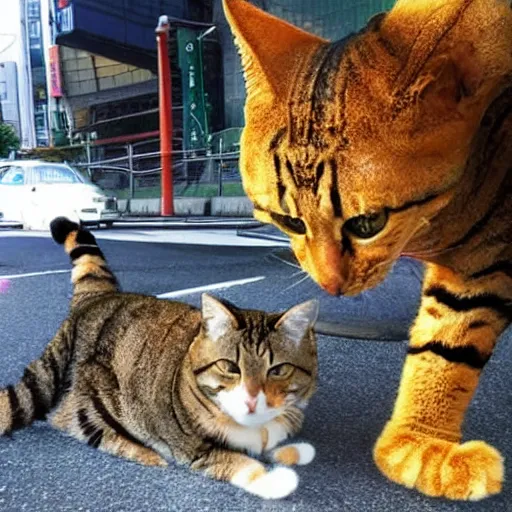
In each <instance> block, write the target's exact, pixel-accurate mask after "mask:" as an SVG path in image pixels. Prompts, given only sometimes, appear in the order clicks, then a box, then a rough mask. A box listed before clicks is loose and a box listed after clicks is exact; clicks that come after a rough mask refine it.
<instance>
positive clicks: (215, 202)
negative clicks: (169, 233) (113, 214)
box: [118, 197, 253, 217]
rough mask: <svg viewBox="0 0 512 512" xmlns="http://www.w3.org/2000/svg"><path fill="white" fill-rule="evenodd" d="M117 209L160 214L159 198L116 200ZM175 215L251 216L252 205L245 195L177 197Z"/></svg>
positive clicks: (139, 213) (136, 212) (141, 213)
mask: <svg viewBox="0 0 512 512" xmlns="http://www.w3.org/2000/svg"><path fill="white" fill-rule="evenodd" d="M118 205H119V209H120V210H121V211H122V212H127V213H129V214H131V215H148V216H149V215H160V198H155V199H130V200H129V201H128V200H120V201H118ZM174 211H175V214H176V215H183V216H187V215H192V216H198V217H200V216H205V215H206V216H208V215H212V216H215V217H252V211H253V207H252V204H251V202H250V201H249V199H248V198H247V197H213V198H201V197H190V198H188V197H187V198H186V197H177V198H175V199H174Z"/></svg>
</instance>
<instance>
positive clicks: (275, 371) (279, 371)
mask: <svg viewBox="0 0 512 512" xmlns="http://www.w3.org/2000/svg"><path fill="white" fill-rule="evenodd" d="M294 370H295V367H294V366H293V365H291V364H288V363H283V364H278V365H277V366H274V367H273V368H270V370H269V371H268V376H269V377H275V378H278V379H287V378H288V377H290V376H291V374H292V373H293V371H294Z"/></svg>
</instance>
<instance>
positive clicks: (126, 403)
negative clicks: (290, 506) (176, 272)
mask: <svg viewBox="0 0 512 512" xmlns="http://www.w3.org/2000/svg"><path fill="white" fill-rule="evenodd" d="M52 234H53V236H54V238H55V240H56V241H58V242H59V243H63V245H64V248H65V250H66V252H67V253H68V254H69V255H70V257H71V260H72V263H73V271H72V282H73V285H74V295H73V299H72V303H71V311H70V314H69V317H68V318H67V319H66V320H65V322H64V323H63V324H62V326H61V328H60V329H59V331H58V333H57V334H56V336H55V338H54V339H53V340H52V341H51V343H50V344H49V345H48V347H47V348H46V350H45V352H44V353H43V355H42V356H41V358H40V359H38V360H36V361H34V362H32V363H31V364H30V365H29V366H28V367H27V369H26V370H25V372H24V374H23V377H22V379H21V380H20V382H19V383H17V384H16V385H13V386H8V387H7V388H6V389H4V390H0V434H8V433H11V432H13V431H15V430H17V429H19V428H22V427H24V426H27V425H29V424H30V423H32V422H33V421H35V420H43V419H45V418H46V417H47V416H48V419H49V421H50V423H51V424H52V425H54V426H55V427H57V428H59V429H61V430H63V431H65V432H67V433H68V434H71V435H72V436H74V437H76V438H78V439H80V440H82V441H84V442H87V443H88V444H89V445H90V446H93V447H95V448H99V449H100V450H103V451H105V452H108V453H111V454H114V455H119V456H122V457H125V458H128V459H131V460H133V461H137V462H139V463H142V464H147V465H158V466H165V465H167V463H168V461H170V460H175V461H177V462H179V463H182V464H186V465H188V466H190V467H191V468H192V469H194V470H200V471H202V472H204V473H206V474H207V475H209V476H211V477H214V478H217V479H221V480H227V481H231V482H232V483H234V484H235V485H238V486H241V487H243V488H244V489H246V490H247V491H249V492H252V493H254V494H256V495H258V496H261V497H263V498H280V497H283V496H286V495H287V494H289V493H290V492H292V491H293V490H294V489H295V487H296V486H297V476H296V473H295V472H294V471H293V470H292V469H283V468H281V469H279V468H276V469H273V470H267V468H266V467H265V465H264V464H262V463H261V462H259V461H258V460H256V459H254V458H253V457H251V455H252V456H266V457H267V459H268V461H269V462H270V461H273V460H277V458H276V457H277V455H276V456H274V451H275V449H276V446H277V445H278V444H280V443H281V442H282V441H284V440H285V439H286V438H287V437H288V436H289V435H292V434H294V433H296V432H297V431H298V430H299V429H300V427H301V425H302V421H303V416H304V413H303V409H304V407H305V406H306V404H307V402H308V400H309V399H310V397H311V396H312V394H313V392H314V389H315V382H316V374H317V362H316V341H315V337H314V334H313V331H312V326H313V323H314V321H315V318H316V314H317V313H316V312H317V305H316V303H315V302H314V301H309V302H306V303H304V304H301V305H299V306H296V307H294V308H292V309H290V310H289V311H287V312H285V313H284V314H278V313H274V314H266V313H263V312H261V311H248V310H240V309H238V308H236V307H235V306H233V305H230V304H227V303H223V302H220V301H218V300H216V299H214V298H212V297H209V296H206V295H204V296H203V305H202V308H201V309H200V310H199V309H196V308H194V307H192V306H189V305H187V304H183V303H179V302H170V301H166V300H158V299H156V298H154V297H149V296H144V295H136V294H128V293H121V292H120V291H119V287H118V284H117V280H116V278H115V276H114V275H113V273H112V271H111V270H110V269H109V268H108V266H107V264H106V262H105V259H104V256H103V253H102V252H101V250H100V249H99V247H98V246H97V244H96V241H95V239H94V236H93V235H92V234H91V233H90V232H88V231H86V230H84V229H81V228H79V226H78V225H77V224H74V223H72V222H70V221H69V220H67V219H64V218H58V219H56V220H55V221H53V222H52ZM233 389H241V393H246V392H247V393H246V395H243V396H246V400H247V404H248V405H247V406H246V405H244V402H243V401H239V402H236V401H233V400H232V402H230V403H231V404H232V405H233V408H232V409H230V408H228V409H225V407H224V404H225V402H224V401H223V400H224V399H223V398H221V397H224V396H230V395H229V393H228V392H230V391H232V390H233ZM257 397H259V398H258V400H259V402H258V401H257V400H256V398H257ZM251 400H254V402H251ZM249 404H251V405H249ZM228 405H229V404H228ZM250 407H253V410H252V412H251V409H250ZM262 410H263V411H264V412H262ZM233 411H234V412H233ZM233 414H235V415H236V418H235V417H234V416H233ZM265 414H266V415H267V416H265ZM251 422H252V423H251ZM277 450H279V449H277ZM312 450H313V449H312V447H310V445H300V444H299V445H288V446H287V452H286V453H288V459H287V460H289V463H290V464H292V463H304V462H309V461H310V460H311V459H312V454H314V450H313V451H312ZM275 453H276V454H277V453H279V451H276V452H275ZM290 454H292V455H290ZM293 454H294V456H293ZM305 459H308V460H305Z"/></svg>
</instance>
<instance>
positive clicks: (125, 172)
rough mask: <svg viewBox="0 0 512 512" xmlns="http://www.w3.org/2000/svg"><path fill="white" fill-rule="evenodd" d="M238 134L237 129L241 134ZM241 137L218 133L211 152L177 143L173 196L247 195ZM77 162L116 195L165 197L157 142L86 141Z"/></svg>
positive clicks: (156, 140) (97, 182)
mask: <svg viewBox="0 0 512 512" xmlns="http://www.w3.org/2000/svg"><path fill="white" fill-rule="evenodd" d="M238 136H239V133H238ZM238 136H236V134H233V131H232V130H226V131H224V132H220V133H219V134H215V136H214V137H213V138H212V140H211V141H210V142H211V144H210V147H209V148H208V150H206V149H204V150H198V151H195V152H190V151H187V152H186V151H183V150H181V149H177V148H178V147H180V146H181V141H179V140H174V141H173V145H174V146H176V148H175V149H173V162H172V170H173V185H174V196H175V197H216V196H227V197H234V196H244V195H245V194H244V191H243V188H242V183H241V177H240V171H239V167H238V161H239V150H238V147H239V145H238ZM74 165H75V166H76V167H78V168H81V169H83V170H85V171H86V172H87V174H88V175H89V177H90V178H91V180H92V181H93V182H94V183H96V184H98V186H100V187H101V188H102V189H104V190H106V191H108V192H110V193H112V194H113V195H115V196H116V197H117V198H118V199H151V198H157V197H161V190H160V174H161V167H160V153H159V140H158V139H149V140H144V141H140V142H133V143H127V144H108V145H105V146H101V145H87V147H86V157H85V159H84V158H82V159H81V161H76V162H74Z"/></svg>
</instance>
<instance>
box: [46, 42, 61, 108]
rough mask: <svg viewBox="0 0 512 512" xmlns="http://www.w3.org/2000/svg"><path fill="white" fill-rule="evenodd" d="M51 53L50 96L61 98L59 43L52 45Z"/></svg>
mask: <svg viewBox="0 0 512 512" xmlns="http://www.w3.org/2000/svg"><path fill="white" fill-rule="evenodd" d="M49 55H50V96H51V97H52V98H61V97H62V96H63V93H62V75H61V72H60V58H59V47H58V45H56V44H55V45H52V46H50V48H49Z"/></svg>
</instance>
